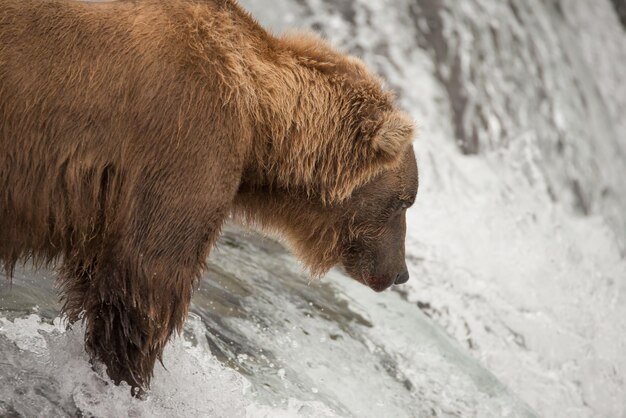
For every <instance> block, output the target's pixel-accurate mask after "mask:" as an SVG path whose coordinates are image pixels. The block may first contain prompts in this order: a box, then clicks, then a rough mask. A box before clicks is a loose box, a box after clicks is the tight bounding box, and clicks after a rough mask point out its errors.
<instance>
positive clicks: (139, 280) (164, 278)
mask: <svg viewBox="0 0 626 418" xmlns="http://www.w3.org/2000/svg"><path fill="white" fill-rule="evenodd" d="M170 263H171V262H168V265H167V266H164V265H159V264H158V263H157V264H145V263H144V262H142V260H140V259H138V260H125V261H124V262H121V261H120V260H117V261H115V262H112V261H110V262H105V263H102V262H97V264H96V265H94V266H93V269H92V271H91V272H90V274H89V275H90V278H89V287H88V288H87V289H86V292H85V294H84V297H83V301H82V309H83V313H82V315H83V319H84V320H85V322H86V334H85V348H86V350H87V352H88V353H89V354H90V356H91V357H92V359H95V360H99V361H101V362H103V363H104V364H105V365H106V369H107V374H108V375H109V377H110V378H111V379H112V380H113V381H114V382H115V383H116V384H118V383H120V382H122V381H125V382H127V383H128V384H129V385H130V386H131V387H132V388H133V389H135V388H139V389H144V388H147V387H148V386H149V384H150V378H151V377H152V373H153V368H154V364H155V362H156V360H157V359H159V360H161V357H162V353H163V349H164V347H165V344H166V343H167V342H168V340H169V338H170V336H171V335H172V333H173V332H174V331H180V329H181V327H182V325H183V323H184V320H185V318H186V316H187V311H188V307H189V303H190V299H191V295H192V291H193V286H194V283H195V282H196V279H197V277H198V275H199V272H200V270H201V267H202V263H203V260H197V265H196V266H194V267H193V268H190V267H191V266H189V265H185V264H170ZM82 279H83V280H84V278H82ZM71 316H72V315H69V317H71ZM70 319H71V318H70ZM136 393H138V392H136Z"/></svg>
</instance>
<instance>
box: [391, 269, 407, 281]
mask: <svg viewBox="0 0 626 418" xmlns="http://www.w3.org/2000/svg"><path fill="white" fill-rule="evenodd" d="M408 281H409V272H408V271H407V270H405V271H403V272H402V273H398V274H397V275H396V279H395V280H394V282H393V284H404V283H406V282H408Z"/></svg>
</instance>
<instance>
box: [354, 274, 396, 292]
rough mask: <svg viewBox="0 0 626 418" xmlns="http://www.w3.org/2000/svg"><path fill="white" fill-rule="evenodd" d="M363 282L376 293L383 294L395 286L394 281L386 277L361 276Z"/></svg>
mask: <svg viewBox="0 0 626 418" xmlns="http://www.w3.org/2000/svg"><path fill="white" fill-rule="evenodd" d="M361 282H362V283H363V284H365V285H367V286H369V287H370V288H371V289H372V290H373V291H375V292H382V291H383V290H385V289H388V288H389V287H391V285H392V284H393V280H390V279H389V278H387V277H385V276H369V275H366V274H364V275H362V276H361Z"/></svg>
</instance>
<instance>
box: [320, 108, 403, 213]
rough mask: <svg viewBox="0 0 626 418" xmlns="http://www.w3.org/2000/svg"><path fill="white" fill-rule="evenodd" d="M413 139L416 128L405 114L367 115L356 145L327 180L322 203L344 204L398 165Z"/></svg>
mask: <svg viewBox="0 0 626 418" xmlns="http://www.w3.org/2000/svg"><path fill="white" fill-rule="evenodd" d="M414 135H415V124H414V122H413V120H412V119H411V117H410V116H409V115H408V114H406V113H405V112H402V111H398V110H391V111H377V112H368V114H367V116H365V117H364V118H363V119H362V120H361V121H360V122H359V127H358V131H357V135H356V138H353V140H354V141H355V142H356V143H352V144H350V146H349V147H348V149H346V150H345V152H346V154H344V155H343V156H342V158H339V159H338V161H337V163H338V165H337V167H336V168H335V171H334V172H333V173H332V174H331V175H327V176H324V181H323V182H322V184H321V186H322V187H321V188H322V199H323V200H324V201H326V202H333V201H342V200H344V199H346V198H348V197H349V196H350V195H351V194H352V192H353V191H354V189H356V188H357V187H359V186H361V185H363V184H364V183H366V182H367V181H369V180H370V179H372V178H373V177H374V176H376V175H377V174H379V173H380V172H382V171H383V170H386V169H390V168H393V167H394V166H396V165H397V164H399V163H400V161H402V157H403V156H404V154H405V153H406V152H407V150H408V148H409V147H410V145H411V142H412V141H413V137H414Z"/></svg>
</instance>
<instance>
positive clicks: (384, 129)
mask: <svg viewBox="0 0 626 418" xmlns="http://www.w3.org/2000/svg"><path fill="white" fill-rule="evenodd" d="M414 136H415V123H414V122H413V119H411V117H410V116H409V115H408V114H406V113H405V112H402V111H399V110H393V111H384V112H376V113H375V114H370V115H368V117H367V118H365V120H364V121H362V122H361V127H360V129H359V135H358V141H359V142H361V144H359V145H361V146H362V147H363V148H364V150H363V151H364V154H365V159H366V160H367V161H368V163H369V165H370V168H371V169H373V170H374V171H379V170H380V169H385V168H387V167H389V166H392V165H394V164H395V163H396V162H398V161H399V160H400V157H401V156H402V155H403V152H404V151H405V150H406V148H407V146H408V145H409V144H410V143H411V142H412V141H413V138H414Z"/></svg>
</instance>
